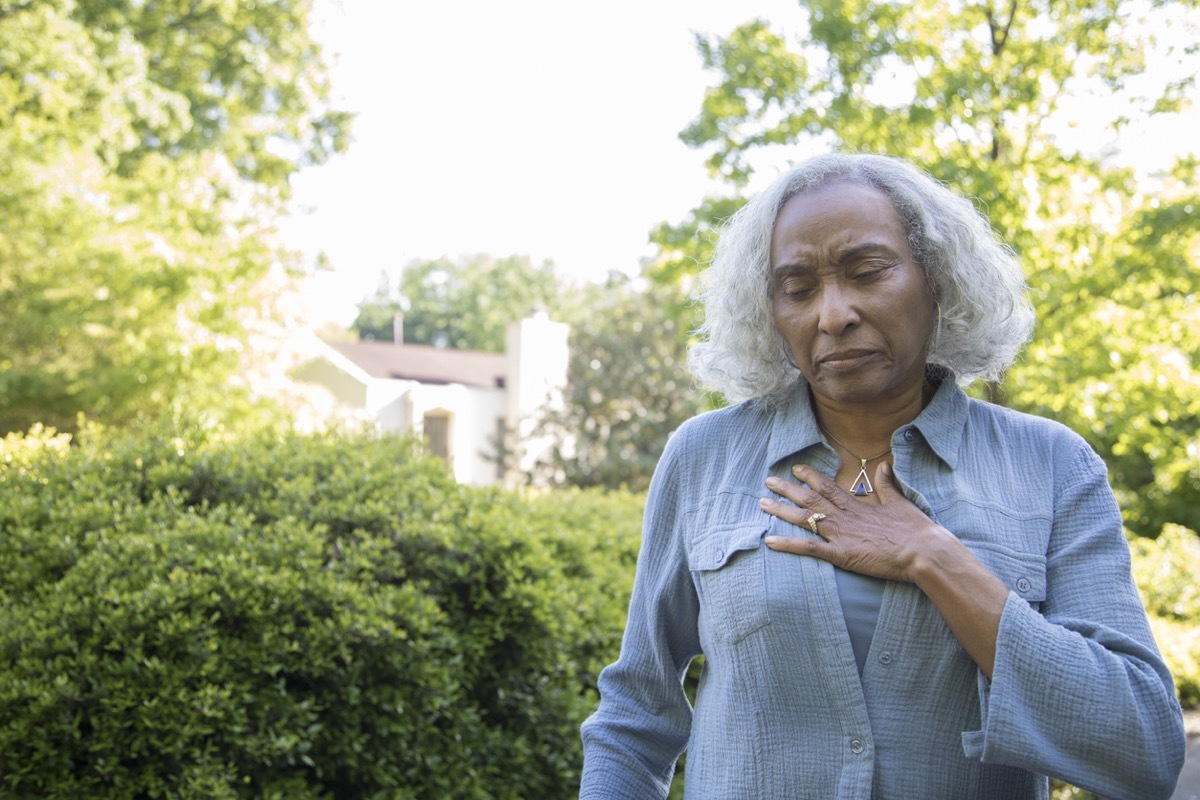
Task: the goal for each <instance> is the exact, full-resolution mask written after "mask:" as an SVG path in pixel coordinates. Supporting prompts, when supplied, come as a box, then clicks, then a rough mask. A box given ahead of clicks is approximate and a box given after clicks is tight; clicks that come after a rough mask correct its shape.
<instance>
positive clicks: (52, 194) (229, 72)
mask: <svg viewBox="0 0 1200 800" xmlns="http://www.w3.org/2000/svg"><path fill="white" fill-rule="evenodd" d="M309 13H310V8H309V3H307V2H302V3H290V2H282V0H265V1H263V2H258V3H228V2H218V1H217V0H209V1H207V2H206V1H204V0H201V1H200V2H195V1H194V0H186V1H185V0H167V1H166V2H155V3H134V2H109V1H108V0H46V1H44V2H36V3H17V2H2V1H0V120H2V122H0V152H3V153H4V154H5V158H4V159H3V163H2V164H0V315H2V316H3V318H4V321H5V324H4V326H3V328H0V431H9V430H15V429H24V428H26V427H28V426H29V425H30V424H32V423H33V422H35V421H42V422H46V423H47V424H50V425H54V426H57V427H60V428H66V429H71V428H73V427H74V425H75V420H76V416H77V415H78V414H80V413H84V414H87V415H89V416H92V417H95V418H99V419H102V420H104V421H105V422H108V423H112V424H122V423H125V422H128V421H130V420H132V419H134V418H136V417H138V416H139V415H143V414H154V413H158V412H160V411H162V410H164V409H166V408H169V407H171V405H172V404H175V403H178V402H180V401H181V400H182V399H183V398H185V397H186V398H187V399H188V400H189V401H191V402H194V401H195V399H196V397H197V396H198V395H199V394H203V393H205V392H209V393H214V394H215V392H217V391H219V389H220V387H221V386H222V385H223V384H224V382H225V380H226V378H227V377H228V376H229V374H230V373H231V372H232V370H233V369H234V368H235V367H236V366H237V362H238V350H239V347H240V346H241V345H240V341H241V333H242V331H241V324H240V322H239V312H240V310H241V309H242V308H244V307H245V306H246V305H247V304H248V303H250V302H251V300H250V298H251V297H252V296H253V295H254V287H255V285H256V284H257V283H258V282H259V281H260V280H261V279H262V278H264V276H266V275H267V274H268V272H269V270H270V269H271V268H272V267H273V266H275V265H278V264H280V263H281V262H282V261H283V260H284V259H285V258H286V256H285V255H284V254H283V252H282V251H281V250H280V248H279V247H278V246H277V245H275V244H274V243H273V240H272V238H271V237H272V233H273V232H272V228H271V225H272V220H273V217H274V215H275V214H276V213H277V212H279V211H280V210H281V208H282V206H281V204H282V202H283V200H284V199H286V197H287V193H288V183H287V182H288V177H289V175H290V174H291V173H292V172H293V171H294V170H295V169H297V168H298V167H299V166H300V165H302V164H305V163H314V162H319V161H321V160H323V159H324V158H325V157H326V156H328V155H329V154H330V153H331V152H334V151H336V150H339V149H341V148H342V147H343V146H344V142H345V140H344V136H343V133H344V126H345V124H346V117H345V115H343V114H340V113H337V112H335V111H333V110H331V109H330V108H329V107H328V106H327V104H326V101H325V98H326V96H327V86H326V79H325V72H324V67H323V64H322V61H321V58H320V51H319V49H318V47H317V45H316V43H315V42H314V41H313V40H312V38H311V37H310V35H309V28H308V17H309Z"/></svg>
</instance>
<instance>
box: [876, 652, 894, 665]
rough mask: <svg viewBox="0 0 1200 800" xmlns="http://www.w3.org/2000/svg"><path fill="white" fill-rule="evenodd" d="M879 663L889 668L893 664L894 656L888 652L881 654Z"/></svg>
mask: <svg viewBox="0 0 1200 800" xmlns="http://www.w3.org/2000/svg"><path fill="white" fill-rule="evenodd" d="M879 663H880V664H883V665H884V666H885V667H886V666H889V665H890V664H891V663H892V654H891V653H890V652H888V651H886V650H885V651H884V652H882V653H880V654H879Z"/></svg>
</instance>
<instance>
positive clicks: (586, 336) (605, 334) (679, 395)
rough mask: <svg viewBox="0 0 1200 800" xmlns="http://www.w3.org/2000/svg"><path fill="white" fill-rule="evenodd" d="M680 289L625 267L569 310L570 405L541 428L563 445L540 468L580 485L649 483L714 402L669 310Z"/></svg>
mask: <svg viewBox="0 0 1200 800" xmlns="http://www.w3.org/2000/svg"><path fill="white" fill-rule="evenodd" d="M676 295H677V292H676V291H675V290H674V289H672V288H670V287H664V286H656V285H650V286H648V287H640V286H639V285H638V283H637V282H634V281H631V280H630V279H629V278H627V277H625V276H622V275H619V274H614V275H613V276H611V277H610V278H609V280H608V282H607V283H606V284H604V285H595V286H590V287H587V289H585V292H584V294H583V298H582V302H581V303H580V304H579V306H578V308H579V313H577V314H575V315H572V317H571V338H570V347H571V356H570V358H571V360H570V365H569V367H568V372H567V389H566V392H565V398H564V400H565V403H564V407H563V410H562V411H560V412H558V413H555V414H551V415H550V416H549V417H547V418H546V419H544V420H542V422H541V425H540V427H539V429H538V431H537V432H536V433H537V434H548V435H550V436H552V437H553V438H554V439H555V440H556V441H557V442H559V444H557V445H556V446H555V447H553V448H551V450H550V452H549V453H547V455H546V456H545V457H544V458H543V459H542V461H541V463H540V464H539V465H538V467H537V469H536V470H535V475H536V476H538V477H540V478H542V479H545V480H547V481H549V482H551V483H560V484H570V485H573V486H582V487H589V486H604V487H608V488H618V487H627V488H630V489H635V490H641V489H645V488H646V487H647V486H648V485H649V483H650V477H651V475H653V473H654V467H655V465H656V464H657V462H658V458H659V456H660V455H662V450H663V447H665V446H666V443H667V438H668V437H669V436H670V434H671V433H672V432H673V431H674V430H675V429H676V428H677V427H679V425H680V424H681V423H682V422H683V421H684V420H686V419H688V418H689V417H692V416H694V415H695V414H696V413H698V412H699V411H701V410H703V409H704V407H705V402H706V400H705V396H704V394H703V393H701V392H699V391H697V390H696V389H695V388H694V387H693V386H692V384H691V378H690V376H689V375H688V371H687V363H686V362H687V349H686V346H685V344H684V340H683V337H682V336H681V335H680V332H679V331H678V330H677V329H676V325H677V324H678V323H677V321H676V320H675V319H674V318H672V317H670V316H664V315H663V313H662V309H663V308H664V307H666V306H667V305H669V304H670V303H673V302H675V301H676V299H677V297H676Z"/></svg>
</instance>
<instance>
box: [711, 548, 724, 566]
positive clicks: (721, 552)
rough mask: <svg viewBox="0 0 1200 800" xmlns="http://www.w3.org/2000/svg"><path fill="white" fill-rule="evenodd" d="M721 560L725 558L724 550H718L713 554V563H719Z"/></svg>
mask: <svg viewBox="0 0 1200 800" xmlns="http://www.w3.org/2000/svg"><path fill="white" fill-rule="evenodd" d="M723 558H725V551H724V550H718V551H717V552H715V553H713V561H715V562H717V563H718V564H719V563H721V559H723Z"/></svg>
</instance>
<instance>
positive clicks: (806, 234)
mask: <svg viewBox="0 0 1200 800" xmlns="http://www.w3.org/2000/svg"><path fill="white" fill-rule="evenodd" d="M867 243H870V244H879V245H883V246H887V247H891V248H893V249H895V250H896V251H897V252H902V253H905V254H908V253H909V250H908V233H907V231H906V230H905V228H904V224H903V223H902V222H901V219H900V213H899V212H898V211H897V210H896V207H895V206H894V205H893V204H892V201H891V200H890V199H889V198H888V196H887V195H886V194H884V192H883V191H882V190H880V189H877V188H875V187H874V186H868V185H865V184H861V183H854V182H849V181H837V182H834V183H830V184H825V185H824V186H819V187H817V188H815V189H809V190H807V191H804V192H800V193H799V194H796V195H793V196H792V197H791V198H789V199H788V200H787V202H785V203H784V204H783V206H782V207H781V208H780V209H779V214H778V215H777V216H776V217H775V225H774V227H773V228H772V230H771V263H772V266H775V265H778V264H779V263H781V262H784V261H790V260H794V259H797V258H802V257H803V258H807V257H813V256H816V255H828V254H830V253H836V252H837V251H840V250H844V249H846V248H851V247H856V246H859V245H862V244H867Z"/></svg>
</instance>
